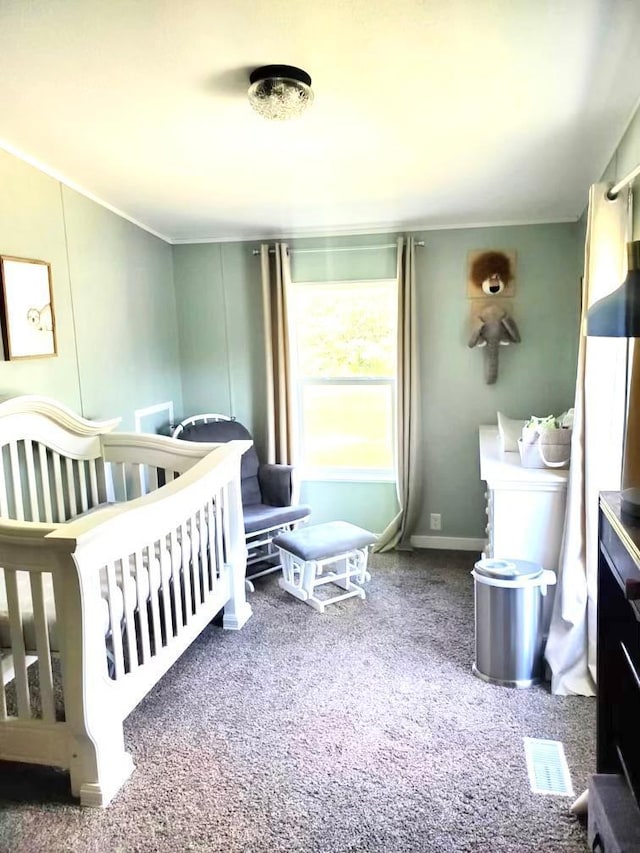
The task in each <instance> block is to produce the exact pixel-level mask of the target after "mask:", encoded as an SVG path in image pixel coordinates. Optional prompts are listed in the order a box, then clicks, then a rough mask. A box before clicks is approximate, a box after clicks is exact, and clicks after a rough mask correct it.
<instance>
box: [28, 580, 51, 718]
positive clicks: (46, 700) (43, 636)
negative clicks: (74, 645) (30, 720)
mask: <svg viewBox="0 0 640 853" xmlns="http://www.w3.org/2000/svg"><path fill="white" fill-rule="evenodd" d="M29 580H30V581H31V600H32V601H33V621H34V624H35V629H36V650H37V652H38V678H39V682H40V702H41V705H42V719H43V720H45V721H46V722H49V723H53V722H55V719H56V705H55V699H54V695H53V671H52V669H51V646H50V644H49V630H48V620H47V612H46V609H45V605H44V577H43V575H42V573H41V572H31V573H30V577H29Z"/></svg>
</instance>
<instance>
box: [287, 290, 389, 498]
mask: <svg viewBox="0 0 640 853" xmlns="http://www.w3.org/2000/svg"><path fill="white" fill-rule="evenodd" d="M372 285H374V286H379V287H381V288H382V287H384V288H388V287H392V288H394V289H395V291H396V293H397V286H398V283H397V281H396V279H394V278H385V279H364V280H354V279H348V280H346V281H294V282H290V285H289V286H290V288H291V289H292V290H294V289H296V288H301V287H323V286H328V287H348V288H350V289H354V290H355V289H356V288H357V287H363V286H367V287H370V286H372ZM292 295H293V294H292ZM396 322H397V318H396ZM288 334H289V352H290V354H291V391H292V396H293V407H292V414H293V431H294V441H295V444H296V449H297V456H298V458H299V459H301V460H302V458H303V447H304V435H303V432H302V423H303V417H302V398H303V395H302V393H301V391H302V390H303V389H304V388H305V387H319V386H332V387H335V386H339V385H364V386H385V387H389V388H390V389H391V410H390V413H389V416H390V418H391V424H390V433H391V443H392V448H391V452H392V465H391V467H390V468H343V467H340V468H332V467H327V466H311V465H304V464H301V465H300V478H301V479H302V480H307V481H308V480H313V481H319V482H322V481H339V480H344V481H349V482H395V480H396V468H397V465H396V461H397V460H396V454H397V438H396V433H397V426H396V423H397V419H396V405H397V390H396V388H397V376H396V375H394V376H392V377H389V376H340V377H335V378H330V377H301V376H300V375H299V371H298V364H299V362H298V345H297V335H296V328H295V323H294V322H293V317H291V318H290V322H289V329H288ZM394 343H395V342H394Z"/></svg>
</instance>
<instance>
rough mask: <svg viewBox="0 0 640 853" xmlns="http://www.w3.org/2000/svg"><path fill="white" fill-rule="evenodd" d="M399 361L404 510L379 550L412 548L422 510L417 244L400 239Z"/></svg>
mask: <svg viewBox="0 0 640 853" xmlns="http://www.w3.org/2000/svg"><path fill="white" fill-rule="evenodd" d="M397 277H398V363H397V377H396V382H397V399H396V430H397V436H396V440H397V446H396V489H397V495H398V504H399V506H400V511H399V512H398V514H397V515H396V517H395V518H394V519H393V521H391V522H390V523H389V524H388V525H387V527H386V529H385V530H384V531H383V532H382V533H381V535H380V537H379V539H378V542H377V543H376V546H375V549H374V550H376V551H390V550H392V549H393V548H398V549H402V550H404V549H407V550H408V549H410V548H411V543H410V536H411V533H412V532H413V530H414V528H415V524H416V520H417V516H418V512H419V511H420V497H421V482H422V464H421V461H420V406H421V400H420V382H419V359H418V335H417V323H418V317H417V308H416V269H415V244H414V239H413V237H400V238H399V239H398V262H397Z"/></svg>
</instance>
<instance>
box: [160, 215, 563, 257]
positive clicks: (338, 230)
mask: <svg viewBox="0 0 640 853" xmlns="http://www.w3.org/2000/svg"><path fill="white" fill-rule="evenodd" d="M578 219H579V217H575V216H567V217H560V218H558V217H553V218H550V219H529V220H524V219H523V220H520V219H517V220H512V221H510V220H505V221H504V222H460V223H458V224H451V225H434V224H433V223H432V224H429V225H426V224H425V225H412V226H411V227H410V228H407V227H406V226H404V225H402V223H398V222H387V223H383V224H379V225H360V226H349V227H340V226H339V225H337V226H335V227H328V226H325V227H318V228H306V229H298V230H294V231H285V230H284V229H283V230H282V232H279V233H277V234H274V233H273V232H272V233H270V234H260V233H258V234H241V235H237V236H232V235H229V234H227V235H226V236H223V237H176V238H175V239H169V240H168V242H169V243H171V245H172V246H182V245H189V244H196V243H252V242H254V241H255V242H269V241H274V240H304V239H306V238H309V239H313V238H314V237H358V236H362V235H365V234H387V235H388V234H414V233H426V232H429V231H462V230H465V229H467V228H519V227H522V226H529V225H563V224H567V223H575V222H577V221H578ZM371 248H372V249H375V248H377V247H376V246H372V247H371Z"/></svg>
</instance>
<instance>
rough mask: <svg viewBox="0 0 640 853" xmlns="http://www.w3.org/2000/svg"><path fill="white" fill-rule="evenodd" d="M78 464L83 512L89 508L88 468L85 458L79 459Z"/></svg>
mask: <svg viewBox="0 0 640 853" xmlns="http://www.w3.org/2000/svg"><path fill="white" fill-rule="evenodd" d="M76 465H77V467H78V475H79V479H80V506H81V508H82V512H86V511H87V510H88V509H89V501H88V499H87V469H86V465H85V461H84V459H81V460H79V461H78V462H77V463H76Z"/></svg>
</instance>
